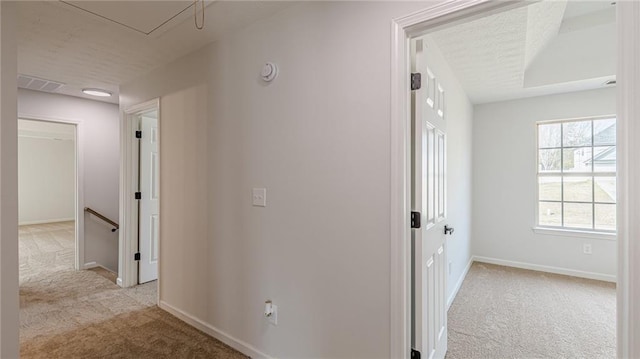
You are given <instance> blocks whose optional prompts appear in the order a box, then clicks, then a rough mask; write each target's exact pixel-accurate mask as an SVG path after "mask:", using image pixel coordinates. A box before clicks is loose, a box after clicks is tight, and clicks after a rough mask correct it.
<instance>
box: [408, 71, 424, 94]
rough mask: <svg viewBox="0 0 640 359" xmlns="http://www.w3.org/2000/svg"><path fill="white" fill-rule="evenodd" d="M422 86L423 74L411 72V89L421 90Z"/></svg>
mask: <svg viewBox="0 0 640 359" xmlns="http://www.w3.org/2000/svg"><path fill="white" fill-rule="evenodd" d="M420 87H422V75H421V74H420V73H419V72H414V73H411V91H414V90H420Z"/></svg>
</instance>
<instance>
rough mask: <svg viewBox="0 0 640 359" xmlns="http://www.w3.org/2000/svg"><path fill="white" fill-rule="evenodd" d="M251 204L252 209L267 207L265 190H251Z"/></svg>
mask: <svg viewBox="0 0 640 359" xmlns="http://www.w3.org/2000/svg"><path fill="white" fill-rule="evenodd" d="M251 202H252V203H253V206H254V207H266V206H267V189H266V188H254V189H253V190H251Z"/></svg>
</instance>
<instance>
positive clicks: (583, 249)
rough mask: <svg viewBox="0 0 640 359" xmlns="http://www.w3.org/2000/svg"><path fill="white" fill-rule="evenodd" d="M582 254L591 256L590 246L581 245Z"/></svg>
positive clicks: (586, 244) (587, 244)
mask: <svg viewBox="0 0 640 359" xmlns="http://www.w3.org/2000/svg"><path fill="white" fill-rule="evenodd" d="M582 252H583V253H584V254H593V252H592V251H591V244H589V243H585V244H583V245H582Z"/></svg>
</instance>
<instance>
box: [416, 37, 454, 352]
mask: <svg viewBox="0 0 640 359" xmlns="http://www.w3.org/2000/svg"><path fill="white" fill-rule="evenodd" d="M411 50H412V72H414V73H420V74H421V88H420V89H419V90H415V91H413V92H412V119H413V121H412V122H413V126H412V135H413V141H412V142H413V146H412V177H413V178H412V185H411V187H412V193H413V195H412V201H411V202H412V203H411V205H412V211H415V212H420V222H421V223H420V228H416V229H412V236H411V237H412V251H413V273H412V277H413V283H412V284H413V298H412V299H413V301H412V310H413V330H412V346H413V348H414V349H415V350H417V351H419V352H420V353H421V357H422V358H444V356H445V354H446V352H447V304H446V288H447V283H446V281H447V271H446V268H447V265H446V263H447V249H446V245H445V244H446V243H445V242H446V241H445V223H446V214H447V212H446V205H447V199H446V195H445V184H446V177H445V169H446V162H445V161H446V156H445V151H446V143H445V140H446V136H445V134H446V127H445V106H444V104H445V101H444V94H445V93H444V89H443V87H442V86H441V85H440V84H439V82H438V79H437V77H436V76H435V75H434V74H433V72H432V71H431V69H429V67H428V61H427V60H428V53H427V52H428V51H427V49H426V48H423V43H422V41H421V40H419V39H418V40H412V43H411ZM447 228H448V227H447Z"/></svg>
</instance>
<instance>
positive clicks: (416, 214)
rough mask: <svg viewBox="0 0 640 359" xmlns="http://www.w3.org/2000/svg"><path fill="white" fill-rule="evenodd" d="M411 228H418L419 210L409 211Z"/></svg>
mask: <svg viewBox="0 0 640 359" xmlns="http://www.w3.org/2000/svg"><path fill="white" fill-rule="evenodd" d="M411 228H420V212H411Z"/></svg>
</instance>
